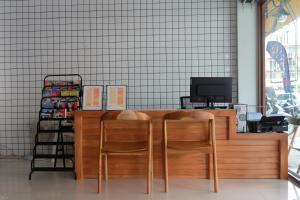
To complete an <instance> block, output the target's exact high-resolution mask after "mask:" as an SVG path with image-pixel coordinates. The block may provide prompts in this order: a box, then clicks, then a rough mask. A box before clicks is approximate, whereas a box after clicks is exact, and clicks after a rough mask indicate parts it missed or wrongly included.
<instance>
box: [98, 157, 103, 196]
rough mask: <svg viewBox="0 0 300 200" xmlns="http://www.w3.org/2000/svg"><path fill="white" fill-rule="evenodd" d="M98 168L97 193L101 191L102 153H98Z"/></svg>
mask: <svg viewBox="0 0 300 200" xmlns="http://www.w3.org/2000/svg"><path fill="white" fill-rule="evenodd" d="M99 154H100V155H99V163H98V165H99V169H98V193H101V191H102V153H101V152H100V153H99Z"/></svg>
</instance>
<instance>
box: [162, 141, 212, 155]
mask: <svg viewBox="0 0 300 200" xmlns="http://www.w3.org/2000/svg"><path fill="white" fill-rule="evenodd" d="M167 147H168V149H170V150H175V151H199V152H203V153H210V152H211V145H210V143H209V142H206V141H205V142H200V141H168V143H167Z"/></svg>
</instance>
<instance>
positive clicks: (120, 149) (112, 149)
mask: <svg viewBox="0 0 300 200" xmlns="http://www.w3.org/2000/svg"><path fill="white" fill-rule="evenodd" d="M147 150H148V144H147V142H105V143H104V144H103V152H106V153H130V152H142V151H147Z"/></svg>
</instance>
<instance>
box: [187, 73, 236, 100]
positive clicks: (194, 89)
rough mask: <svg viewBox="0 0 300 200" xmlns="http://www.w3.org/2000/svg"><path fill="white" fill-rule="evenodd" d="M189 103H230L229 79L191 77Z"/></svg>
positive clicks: (230, 87)
mask: <svg viewBox="0 0 300 200" xmlns="http://www.w3.org/2000/svg"><path fill="white" fill-rule="evenodd" d="M190 96H191V102H200V103H202V102H203V103H205V102H206V103H209V102H211V103H214V102H220V103H231V102H232V78H231V77H191V87H190Z"/></svg>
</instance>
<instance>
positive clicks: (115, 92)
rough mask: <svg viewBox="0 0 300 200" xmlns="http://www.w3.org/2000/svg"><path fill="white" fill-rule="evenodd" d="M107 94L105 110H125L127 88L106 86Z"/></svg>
mask: <svg viewBox="0 0 300 200" xmlns="http://www.w3.org/2000/svg"><path fill="white" fill-rule="evenodd" d="M106 89H107V90H106V92H107V106H106V107H107V110H126V106H127V105H126V104H127V102H126V100H127V96H126V95H127V94H126V93H127V86H126V85H108V86H107V88H106Z"/></svg>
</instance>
